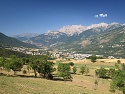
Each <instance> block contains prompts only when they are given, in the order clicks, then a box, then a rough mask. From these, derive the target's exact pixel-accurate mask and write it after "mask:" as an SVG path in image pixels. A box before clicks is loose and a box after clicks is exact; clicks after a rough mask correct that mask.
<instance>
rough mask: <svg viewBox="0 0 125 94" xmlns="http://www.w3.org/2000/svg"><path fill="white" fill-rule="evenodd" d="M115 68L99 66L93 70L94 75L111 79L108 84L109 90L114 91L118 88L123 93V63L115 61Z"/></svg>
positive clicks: (124, 90)
mask: <svg viewBox="0 0 125 94" xmlns="http://www.w3.org/2000/svg"><path fill="white" fill-rule="evenodd" d="M115 66H116V68H115V69H105V68H102V67H101V68H100V69H97V70H96V71H95V74H96V76H98V77H100V78H104V79H106V78H110V79H112V81H111V85H110V91H111V92H115V89H119V90H120V91H122V92H123V94H125V64H124V63H121V62H120V61H117V63H116V64H115Z"/></svg>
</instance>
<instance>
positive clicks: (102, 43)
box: [23, 22, 125, 57]
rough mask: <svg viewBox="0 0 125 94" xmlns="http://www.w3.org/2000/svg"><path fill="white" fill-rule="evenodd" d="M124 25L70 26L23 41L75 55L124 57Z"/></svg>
mask: <svg viewBox="0 0 125 94" xmlns="http://www.w3.org/2000/svg"><path fill="white" fill-rule="evenodd" d="M124 37H125V25H124V24H119V23H116V22H113V23H111V24H107V23H99V24H92V25H90V26H82V25H71V26H64V27H62V28H61V29H59V30H56V31H52V30H49V31H48V32H46V33H44V34H40V35H38V36H35V37H31V38H29V39H28V40H23V41H24V42H26V43H31V44H35V45H36V46H38V47H43V46H47V47H49V48H56V49H60V50H69V51H76V52H77V53H87V54H88V53H89V54H102V55H113V56H117V57H125V56H124V55H125V52H124V48H125V46H124V45H125V38H124Z"/></svg>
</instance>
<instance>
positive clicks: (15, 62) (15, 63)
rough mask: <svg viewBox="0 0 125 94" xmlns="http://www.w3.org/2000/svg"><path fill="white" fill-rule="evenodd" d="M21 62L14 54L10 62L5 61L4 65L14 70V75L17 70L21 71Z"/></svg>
mask: <svg viewBox="0 0 125 94" xmlns="http://www.w3.org/2000/svg"><path fill="white" fill-rule="evenodd" d="M22 66H23V63H22V62H21V60H20V58H17V57H16V56H15V55H13V56H11V60H10V62H8V63H6V65H5V67H6V68H7V69H12V70H13V71H14V75H16V72H17V71H21V68H22Z"/></svg>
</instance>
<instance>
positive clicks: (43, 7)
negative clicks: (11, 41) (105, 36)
mask: <svg viewBox="0 0 125 94" xmlns="http://www.w3.org/2000/svg"><path fill="white" fill-rule="evenodd" d="M124 9H125V1H124V0H0V32H2V33H4V34H6V35H9V36H13V35H17V34H22V33H28V32H30V33H38V34H42V33H45V32H47V31H48V30H58V29H60V28H62V27H63V26H67V25H80V24H81V25H85V26H88V25H91V24H95V23H96V24H97V23H100V22H105V23H112V22H118V23H121V24H123V23H125V10H124Z"/></svg>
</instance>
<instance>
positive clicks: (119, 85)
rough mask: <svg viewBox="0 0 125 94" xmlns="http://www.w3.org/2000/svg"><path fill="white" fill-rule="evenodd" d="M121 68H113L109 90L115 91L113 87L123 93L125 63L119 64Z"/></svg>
mask: <svg viewBox="0 0 125 94" xmlns="http://www.w3.org/2000/svg"><path fill="white" fill-rule="evenodd" d="M121 66H122V68H121V69H119V70H115V73H114V74H113V76H112V82H111V86H110V88H111V90H110V91H113V92H115V89H119V90H121V91H122V92H123V94H125V64H121Z"/></svg>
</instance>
